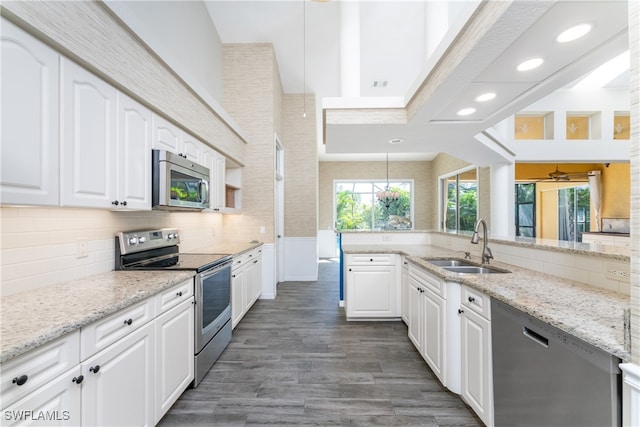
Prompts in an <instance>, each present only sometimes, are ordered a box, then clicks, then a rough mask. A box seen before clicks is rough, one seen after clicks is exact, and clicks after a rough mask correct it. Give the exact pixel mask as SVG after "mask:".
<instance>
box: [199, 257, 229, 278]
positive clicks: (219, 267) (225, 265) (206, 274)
mask: <svg viewBox="0 0 640 427" xmlns="http://www.w3.org/2000/svg"><path fill="white" fill-rule="evenodd" d="M225 268H231V260H229V261H225V262H224V263H223V264H220V265H217V266H215V267H213V268H211V269H209V270H205V271H203V272H201V273H199V276H200V279H201V280H205V279H208V278H209V277H211V276H213V275H214V274H216V273H218V272H219V271H220V270H224V269H225Z"/></svg>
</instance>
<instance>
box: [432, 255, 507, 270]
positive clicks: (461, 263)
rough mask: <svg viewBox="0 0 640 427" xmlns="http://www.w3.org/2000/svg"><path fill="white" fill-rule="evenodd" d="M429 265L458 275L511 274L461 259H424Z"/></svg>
mask: <svg viewBox="0 0 640 427" xmlns="http://www.w3.org/2000/svg"><path fill="white" fill-rule="evenodd" d="M422 259H423V260H424V261H427V262H428V263H429V264H433V265H435V266H438V267H441V268H442V269H444V270H447V271H450V272H452V273H458V274H493V273H511V272H510V271H509V270H504V269H502V268H497V267H492V266H489V265H478V264H476V263H474V262H471V261H467V260H464V259H459V258H422Z"/></svg>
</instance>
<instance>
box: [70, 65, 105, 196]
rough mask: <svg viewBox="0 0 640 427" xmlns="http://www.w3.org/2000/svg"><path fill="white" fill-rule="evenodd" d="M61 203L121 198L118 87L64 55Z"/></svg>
mask: <svg viewBox="0 0 640 427" xmlns="http://www.w3.org/2000/svg"><path fill="white" fill-rule="evenodd" d="M61 65H62V67H61V70H62V71H61V83H62V88H61V92H62V103H61V105H62V112H61V114H62V123H63V130H62V136H63V142H62V144H61V164H60V173H61V177H62V178H61V180H62V183H61V184H62V188H61V205H62V206H79V207H107V208H108V207H111V206H112V203H113V202H115V200H116V199H115V194H116V189H115V186H116V177H115V173H116V172H115V162H114V158H115V152H116V150H115V148H116V129H117V128H116V120H117V119H116V90H115V89H114V88H113V87H111V86H109V85H108V84H107V83H105V82H104V81H102V80H100V79H99V78H98V77H96V76H94V75H93V74H91V73H89V72H88V71H86V70H85V69H83V68H81V67H80V66H78V65H77V64H75V63H73V62H71V61H69V60H67V59H65V58H62V60H61Z"/></svg>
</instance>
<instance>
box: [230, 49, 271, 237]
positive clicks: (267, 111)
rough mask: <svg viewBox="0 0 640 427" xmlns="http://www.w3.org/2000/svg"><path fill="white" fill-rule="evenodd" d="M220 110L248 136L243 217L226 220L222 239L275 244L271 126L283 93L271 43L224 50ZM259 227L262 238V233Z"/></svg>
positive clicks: (243, 181)
mask: <svg viewBox="0 0 640 427" xmlns="http://www.w3.org/2000/svg"><path fill="white" fill-rule="evenodd" d="M223 56H224V66H223V76H224V94H223V98H224V108H225V110H226V111H227V112H228V113H229V114H230V115H231V116H232V117H233V118H234V119H235V120H236V121H237V122H238V124H239V125H240V126H241V127H242V129H243V130H244V131H245V132H246V133H247V135H248V139H249V141H250V142H249V143H248V144H247V148H246V154H245V163H244V169H243V170H242V213H241V214H240V215H228V216H226V217H225V221H224V225H225V236H234V238H236V239H238V240H240V241H251V240H260V241H263V242H273V241H274V235H275V230H274V228H275V214H274V210H275V142H274V132H275V122H276V120H280V119H279V118H280V117H282V115H281V114H282V113H281V112H276V111H275V108H276V107H279V106H281V105H282V96H283V94H282V89H281V86H279V85H276V84H275V83H274V82H276V74H277V72H278V71H277V70H278V69H277V66H276V59H275V52H274V51H273V46H272V45H271V44H264V43H258V44H226V45H224V46H223ZM278 79H279V77H278ZM260 227H264V228H265V233H264V234H260Z"/></svg>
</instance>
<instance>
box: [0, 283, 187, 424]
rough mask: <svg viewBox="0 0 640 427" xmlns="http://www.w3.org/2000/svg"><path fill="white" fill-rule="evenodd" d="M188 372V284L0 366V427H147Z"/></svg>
mask: <svg viewBox="0 0 640 427" xmlns="http://www.w3.org/2000/svg"><path fill="white" fill-rule="evenodd" d="M193 370H194V309H193V279H188V280H186V281H185V282H183V283H181V284H179V285H176V286H174V287H172V288H170V289H168V290H166V291H163V292H161V293H160V294H158V295H156V296H154V297H151V298H148V299H147V300H144V301H141V302H140V303H138V304H135V305H133V306H131V307H127V308H125V309H123V310H120V311H119V312H116V313H114V314H113V315H110V316H108V317H106V318H104V319H101V320H98V321H96V322H94V323H92V324H90V325H87V326H86V327H83V328H82V329H81V330H76V331H75V332H72V333H70V334H67V335H65V336H63V337H61V338H58V339H56V340H54V341H52V342H50V343H47V344H45V345H43V346H41V347H38V348H35V349H33V350H31V351H29V352H27V353H25V354H23V355H21V356H19V357H17V358H15V359H12V360H9V361H8V362H5V363H3V364H2V366H1V367H0V385H1V389H0V390H1V395H0V404H1V406H2V411H3V412H2V417H3V419H2V425H21V426H22V425H37V426H53V425H60V426H70V425H83V426H109V425H114V426H115V425H118V426H123V425H126V426H152V425H155V424H156V423H157V422H158V421H160V419H161V418H162V416H163V415H164V414H165V413H166V411H167V410H168V409H169V408H170V407H171V405H172V404H173V403H174V402H175V400H176V399H177V398H178V397H179V396H180V394H181V393H182V392H183V391H184V390H185V389H186V388H187V387H188V386H189V384H190V383H191V381H192V380H193V374H194V372H193Z"/></svg>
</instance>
